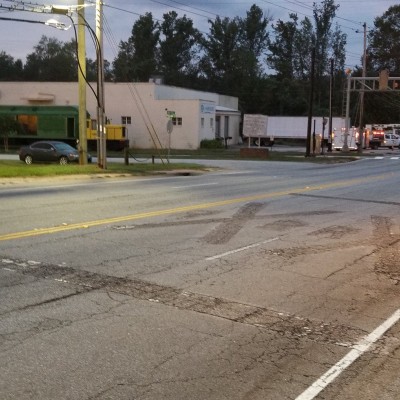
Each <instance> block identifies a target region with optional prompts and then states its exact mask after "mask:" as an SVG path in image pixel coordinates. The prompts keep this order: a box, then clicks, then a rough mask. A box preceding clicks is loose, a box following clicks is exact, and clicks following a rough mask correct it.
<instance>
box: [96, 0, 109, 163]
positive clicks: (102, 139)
mask: <svg viewBox="0 0 400 400" xmlns="http://www.w3.org/2000/svg"><path fill="white" fill-rule="evenodd" d="M96 37H97V45H98V48H97V95H98V107H97V127H98V128H97V132H98V136H99V140H98V144H99V149H98V150H100V151H98V152H99V154H100V157H99V160H98V163H99V166H100V167H101V168H103V169H106V168H107V145H106V143H107V142H106V131H105V104H104V55H103V1H102V0H96Z"/></svg>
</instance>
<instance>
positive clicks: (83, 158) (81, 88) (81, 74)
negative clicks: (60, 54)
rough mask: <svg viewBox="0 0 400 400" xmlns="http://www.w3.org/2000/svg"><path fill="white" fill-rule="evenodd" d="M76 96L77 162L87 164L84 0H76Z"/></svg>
mask: <svg viewBox="0 0 400 400" xmlns="http://www.w3.org/2000/svg"><path fill="white" fill-rule="evenodd" d="M77 13H78V97H79V106H78V107H79V117H78V119H79V123H78V125H79V145H78V151H79V164H81V165H84V164H87V162H88V159H87V135H86V112H87V110H86V80H85V76H86V40H85V26H86V24H85V7H84V0H78V10H77Z"/></svg>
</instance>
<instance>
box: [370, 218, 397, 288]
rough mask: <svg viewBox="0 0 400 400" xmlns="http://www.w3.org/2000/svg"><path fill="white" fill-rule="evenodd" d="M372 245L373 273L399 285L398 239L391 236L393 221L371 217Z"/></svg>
mask: <svg viewBox="0 0 400 400" xmlns="http://www.w3.org/2000/svg"><path fill="white" fill-rule="evenodd" d="M371 222H372V226H373V243H374V245H375V247H376V253H377V256H378V257H377V261H376V262H375V272H377V273H380V274H385V275H387V276H388V277H389V278H390V279H391V280H393V281H394V282H395V283H396V284H399V283H400V238H399V237H398V235H397V236H395V235H393V234H392V225H393V221H392V220H391V219H390V218H388V217H382V216H372V217H371Z"/></svg>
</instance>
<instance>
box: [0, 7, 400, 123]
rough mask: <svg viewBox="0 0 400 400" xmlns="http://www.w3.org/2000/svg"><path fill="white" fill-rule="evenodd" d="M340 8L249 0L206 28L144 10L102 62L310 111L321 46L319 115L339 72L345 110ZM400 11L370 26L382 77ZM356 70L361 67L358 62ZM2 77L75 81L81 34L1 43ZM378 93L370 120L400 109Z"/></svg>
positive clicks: (112, 73)
mask: <svg viewBox="0 0 400 400" xmlns="http://www.w3.org/2000/svg"><path fill="white" fill-rule="evenodd" d="M338 8H339V5H338V4H336V3H335V0H323V1H321V2H320V3H314V5H313V10H312V17H308V16H306V17H304V18H303V19H300V18H299V16H298V15H297V14H295V13H289V15H288V19H287V20H286V21H283V20H277V21H273V20H272V18H271V17H270V15H269V14H268V13H264V12H263V11H262V10H261V8H260V7H258V6H257V5H252V6H251V7H250V9H249V10H248V11H247V12H246V16H245V17H234V18H221V17H217V18H216V19H215V20H209V32H208V33H202V32H200V31H199V30H198V29H196V28H195V27H194V24H193V21H192V20H191V19H190V18H188V17H186V15H184V16H183V17H180V16H179V15H178V14H177V13H176V12H175V11H170V12H168V13H166V14H164V16H163V19H162V20H161V21H156V20H155V19H154V18H153V16H152V14H151V13H146V14H145V15H143V16H141V17H140V18H139V19H137V20H136V21H135V22H134V23H133V26H132V30H131V36H130V37H129V38H128V39H127V40H126V41H121V42H120V44H119V51H118V54H117V56H116V58H115V59H114V60H112V61H111V62H109V61H105V79H106V81H115V82H147V81H148V80H149V79H150V78H151V77H153V76H161V77H162V78H163V81H164V83H165V84H167V85H173V86H180V87H185V88H192V89H197V90H203V91H212V92H217V93H220V94H225V95H231V96H236V97H238V98H239V102H240V105H239V108H240V110H241V111H242V112H243V113H261V114H266V115H307V112H308V106H309V91H310V68H311V61H312V60H311V54H312V53H313V51H315V55H316V56H315V73H314V82H313V83H314V87H315V96H314V104H313V109H314V115H321V116H323V115H325V116H327V115H328V113H329V92H330V82H331V79H332V80H333V88H334V90H333V99H332V100H333V101H332V112H333V115H336V116H339V115H341V114H342V111H343V110H342V108H343V90H344V86H345V81H346V74H345V70H346V68H345V59H346V44H347V35H346V34H345V33H343V32H342V31H341V28H340V26H339V25H338V24H335V23H334V20H335V17H336V12H337V10H338ZM399 17H400V5H397V6H392V7H389V9H388V10H387V11H386V12H385V13H384V14H383V15H382V16H381V17H377V18H376V19H375V24H374V28H372V29H370V30H369V32H368V39H369V40H368V43H369V45H368V52H367V55H368V57H367V66H368V68H367V75H370V76H377V73H378V72H379V71H380V70H381V69H382V68H388V69H389V70H390V73H391V74H396V73H397V74H398V73H399V70H400V68H399V67H400V65H399V64H400V57H399V54H400V41H399V40H398V37H399V36H400V28H397V26H398V24H397V23H395V22H396V21H397V20H398V19H399ZM313 49H314V50H313ZM360 56H361V55H360ZM331 60H333V69H332V70H331ZM360 63H361V57H360ZM96 69H97V66H96V61H95V60H91V59H88V60H87V80H88V81H94V80H96ZM353 74H355V75H357V74H359V75H361V67H356V68H355V71H353ZM392 76H393V75H392ZM0 80H3V81H21V80H22V81H76V80H77V61H76V42H75V40H71V41H70V42H60V41H58V40H57V39H54V38H49V37H46V36H43V37H42V38H41V40H40V41H39V43H38V44H37V45H36V46H35V47H34V51H33V52H32V53H30V54H28V55H27V57H26V62H25V64H23V63H22V61H21V60H14V58H13V57H12V56H10V55H8V54H6V53H5V52H0ZM386 95H387V94H386ZM379 96H381V97H382V94H381V93H378V94H371V95H368V96H365V97H366V111H365V116H366V120H368V118H375V119H382V118H383V119H385V118H389V117H390V118H392V119H393V118H394V117H396V118H398V114H399V112H398V107H396V103H397V102H398V100H399V99H398V97H397V94H395V95H393V96H392V97H393V99H392V100H391V99H390V98H389V97H386V98H385V104H386V107H385V111H384V112H381V113H380V114H379V115H378V113H377V111H376V110H377V108H376V106H375V107H374V102H375V101H377V99H378V100H379V99H380V97H379ZM355 103H356V102H355ZM356 108H357V106H356V105H355V106H353V109H354V110H356ZM354 110H353V111H354ZM385 121H387V119H386V120H385ZM374 122H379V121H378V120H374Z"/></svg>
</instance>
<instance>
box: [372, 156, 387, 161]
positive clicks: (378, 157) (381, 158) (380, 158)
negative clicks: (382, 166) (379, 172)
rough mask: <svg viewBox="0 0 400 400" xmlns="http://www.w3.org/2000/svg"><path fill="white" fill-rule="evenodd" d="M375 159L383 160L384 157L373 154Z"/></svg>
mask: <svg viewBox="0 0 400 400" xmlns="http://www.w3.org/2000/svg"><path fill="white" fill-rule="evenodd" d="M374 158H375V160H383V159H384V158H385V157H380V156H375V157H374Z"/></svg>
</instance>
